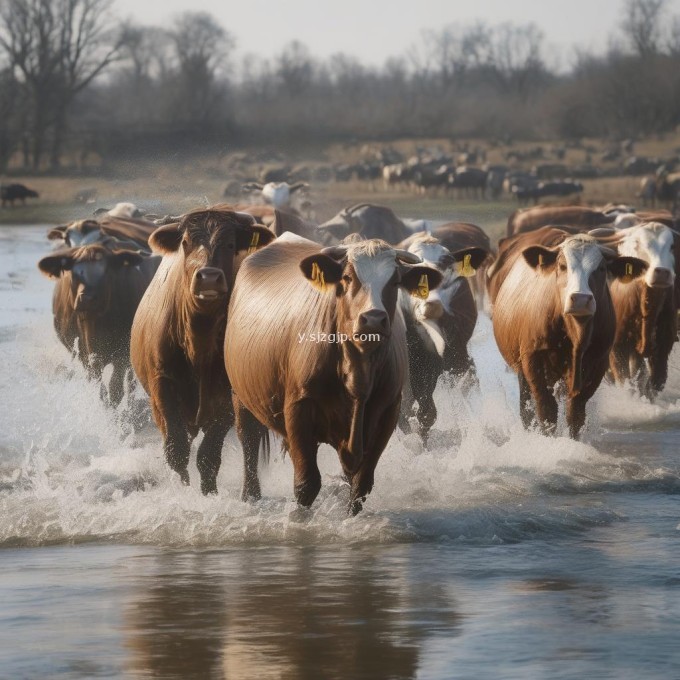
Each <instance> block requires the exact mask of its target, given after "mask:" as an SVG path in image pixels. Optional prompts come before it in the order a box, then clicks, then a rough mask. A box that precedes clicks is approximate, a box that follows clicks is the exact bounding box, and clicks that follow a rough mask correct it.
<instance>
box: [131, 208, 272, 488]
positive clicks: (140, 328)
mask: <svg viewBox="0 0 680 680" xmlns="http://www.w3.org/2000/svg"><path fill="white" fill-rule="evenodd" d="M272 240H274V234H273V233H272V232H271V231H269V230H268V229H267V228H266V227H264V226H262V225H258V224H256V223H255V219H254V218H253V217H252V216H250V215H246V214H244V213H238V212H234V211H231V210H226V209H223V208H222V209H219V208H208V209H202V210H195V211H192V212H189V213H187V214H186V215H183V216H182V218H181V220H180V221H179V222H178V223H172V224H167V225H165V226H162V227H159V228H158V229H157V230H156V231H155V232H154V233H153V234H152V235H151V238H150V240H149V242H150V244H151V247H152V248H153V249H154V250H155V251H157V252H159V253H161V254H162V255H163V258H162V262H161V264H160V266H159V268H158V271H157V272H156V275H155V277H154V278H153V280H152V281H151V284H150V285H149V288H148V289H147V291H146V293H145V295H144V298H143V299H142V301H141V303H140V305H139V308H138V309H137V314H136V315H135V318H134V322H133V324H132V337H131V347H130V357H131V361H132V366H133V368H134V370H135V373H136V375H137V377H138V378H139V381H140V383H141V384H142V387H143V388H144V389H145V390H146V392H147V394H148V395H149V398H150V402H151V411H152V414H153V417H154V420H155V422H156V424H157V425H158V428H159V429H160V431H161V434H162V436H163V449H164V452H165V457H166V460H167V462H168V464H169V465H170V467H171V468H172V469H173V470H174V471H175V472H176V473H177V474H178V475H179V477H180V479H181V480H182V482H184V483H185V484H188V483H189V474H188V471H187V465H188V463H189V448H190V441H189V435H191V436H192V437H195V436H196V435H197V434H198V432H199V430H202V431H203V433H204V437H203V441H202V442H201V445H200V446H199V449H198V458H197V465H198V469H199V472H200V476H201V491H202V492H203V493H204V494H211V493H217V473H218V471H219V468H220V461H221V453H222V444H223V442H224V437H225V436H226V434H227V432H228V431H229V429H230V427H231V425H232V424H233V420H234V418H233V410H232V408H231V396H230V388H229V383H228V381H227V375H226V373H225V371H224V361H223V359H222V342H223V339H224V329H225V326H226V323H227V305H228V300H229V296H230V294H231V291H232V288H233V285H234V277H235V275H236V271H237V270H238V267H239V266H240V264H241V262H242V261H243V259H244V258H245V257H246V256H247V254H248V252H249V251H255V250H257V249H258V248H261V247H263V246H265V245H266V244H268V243H269V242H270V241H272ZM246 356H247V352H246V353H245V354H244V355H243V357H242V359H244V358H245V357H246ZM267 441H268V440H267ZM266 443H267V442H266V441H264V440H263V445H264V446H265V447H266Z"/></svg>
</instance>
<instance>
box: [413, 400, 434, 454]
mask: <svg viewBox="0 0 680 680" xmlns="http://www.w3.org/2000/svg"><path fill="white" fill-rule="evenodd" d="M416 416H417V418H418V424H419V425H420V437H421V438H422V440H423V444H426V443H427V436H428V435H429V433H430V429H431V428H432V426H433V425H434V423H435V421H436V420H437V407H436V405H435V403H434V399H433V398H432V393H427V394H423V395H421V396H420V397H419V398H418V413H417V414H416Z"/></svg>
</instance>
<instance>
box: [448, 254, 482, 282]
mask: <svg viewBox="0 0 680 680" xmlns="http://www.w3.org/2000/svg"><path fill="white" fill-rule="evenodd" d="M452 255H453V261H454V262H455V263H456V271H457V272H458V274H460V275H461V276H474V275H475V272H476V270H477V269H478V267H479V265H481V264H482V262H484V260H486V257H487V255H488V253H487V252H486V250H484V249H483V248H464V249H463V250H457V251H456V252H455V253H452Z"/></svg>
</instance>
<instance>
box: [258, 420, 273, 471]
mask: <svg viewBox="0 0 680 680" xmlns="http://www.w3.org/2000/svg"><path fill="white" fill-rule="evenodd" d="M258 451H259V452H260V464H261V465H269V460H270V458H271V452H272V445H271V436H270V435H269V430H268V429H267V428H266V427H264V426H263V427H262V429H261V430H260V440H259V445H258Z"/></svg>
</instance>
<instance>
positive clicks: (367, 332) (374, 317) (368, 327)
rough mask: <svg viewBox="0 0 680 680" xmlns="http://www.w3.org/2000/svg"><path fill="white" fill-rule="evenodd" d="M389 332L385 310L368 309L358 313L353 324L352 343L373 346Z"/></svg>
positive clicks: (388, 319)
mask: <svg viewBox="0 0 680 680" xmlns="http://www.w3.org/2000/svg"><path fill="white" fill-rule="evenodd" d="M389 334H390V318H389V316H387V312H385V311H382V310H380V309H370V310H368V311H367V312H363V313H362V314H359V318H358V319H357V321H356V323H355V324H354V343H355V344H356V345H359V346H360V347H365V348H369V347H373V346H375V345H376V344H378V343H380V342H381V341H382V340H383V339H384V338H386V337H387V336H389Z"/></svg>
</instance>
